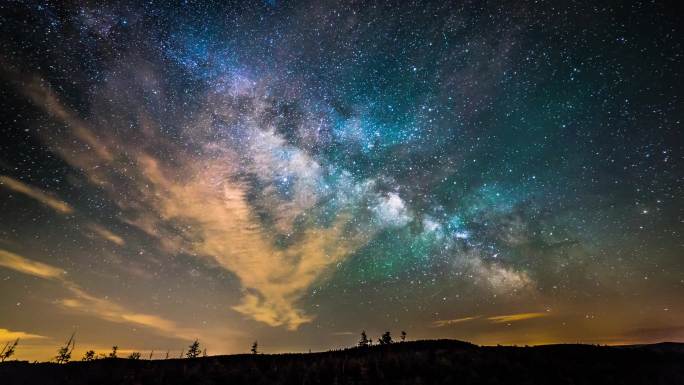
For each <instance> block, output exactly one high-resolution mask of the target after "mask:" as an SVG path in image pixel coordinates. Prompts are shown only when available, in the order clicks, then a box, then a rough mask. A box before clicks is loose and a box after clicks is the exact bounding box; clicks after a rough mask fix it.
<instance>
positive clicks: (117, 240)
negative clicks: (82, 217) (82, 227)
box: [88, 223, 126, 246]
mask: <svg viewBox="0 0 684 385" xmlns="http://www.w3.org/2000/svg"><path fill="white" fill-rule="evenodd" d="M88 228H90V230H92V231H93V232H94V233H95V234H97V235H98V236H99V237H101V238H102V239H105V240H107V241H109V242H112V243H114V244H116V245H118V246H123V245H125V244H126V242H125V241H124V239H123V238H121V237H120V236H118V235H116V234H114V233H113V232H111V231H110V230H108V229H106V228H104V227H102V226H100V225H98V224H95V223H91V224H89V225H88Z"/></svg>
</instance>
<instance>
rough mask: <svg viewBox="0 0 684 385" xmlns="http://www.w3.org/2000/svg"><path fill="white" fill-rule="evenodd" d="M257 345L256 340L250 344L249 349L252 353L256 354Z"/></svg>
mask: <svg viewBox="0 0 684 385" xmlns="http://www.w3.org/2000/svg"><path fill="white" fill-rule="evenodd" d="M258 347H259V344H258V343H257V341H254V343H253V344H252V349H251V352H252V354H258V353H259V352H258V351H257V348H258Z"/></svg>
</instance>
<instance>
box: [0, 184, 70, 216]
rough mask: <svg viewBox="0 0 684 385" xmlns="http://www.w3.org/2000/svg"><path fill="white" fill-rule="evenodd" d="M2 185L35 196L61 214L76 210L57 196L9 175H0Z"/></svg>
mask: <svg viewBox="0 0 684 385" xmlns="http://www.w3.org/2000/svg"><path fill="white" fill-rule="evenodd" d="M0 186H4V187H5V188H8V189H10V190H12V191H15V192H18V193H20V194H24V195H26V196H28V197H30V198H33V199H35V200H37V201H38V202H40V203H42V204H44V205H45V206H48V207H50V208H51V209H53V210H55V211H57V212H58V213H60V214H71V213H72V212H73V211H74V209H73V208H72V207H71V206H69V204H67V203H66V202H63V201H61V200H59V199H57V198H55V197H54V196H52V195H51V194H49V193H46V192H44V191H42V190H41V189H39V188H37V187H33V186H30V185H28V184H26V183H24V182H21V181H18V180H16V179H14V178H11V177H9V176H6V175H0Z"/></svg>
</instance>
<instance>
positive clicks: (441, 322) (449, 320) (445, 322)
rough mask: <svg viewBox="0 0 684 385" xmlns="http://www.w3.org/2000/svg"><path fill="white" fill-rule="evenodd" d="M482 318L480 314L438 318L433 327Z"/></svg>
mask: <svg viewBox="0 0 684 385" xmlns="http://www.w3.org/2000/svg"><path fill="white" fill-rule="evenodd" d="M478 318H480V316H472V317H463V318H455V319H447V320H437V321H434V322H433V323H432V326H433V327H436V328H441V327H444V326H451V325H456V324H460V323H463V322H468V321H473V320H476V319H478Z"/></svg>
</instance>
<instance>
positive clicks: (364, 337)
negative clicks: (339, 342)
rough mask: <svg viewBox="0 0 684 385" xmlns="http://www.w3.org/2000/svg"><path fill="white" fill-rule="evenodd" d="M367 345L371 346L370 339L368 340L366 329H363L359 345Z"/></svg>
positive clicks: (363, 346)
mask: <svg viewBox="0 0 684 385" xmlns="http://www.w3.org/2000/svg"><path fill="white" fill-rule="evenodd" d="M367 346H370V340H368V336H367V335H366V331H365V330H363V331H361V339H360V340H359V347H362V348H365V347H367Z"/></svg>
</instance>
